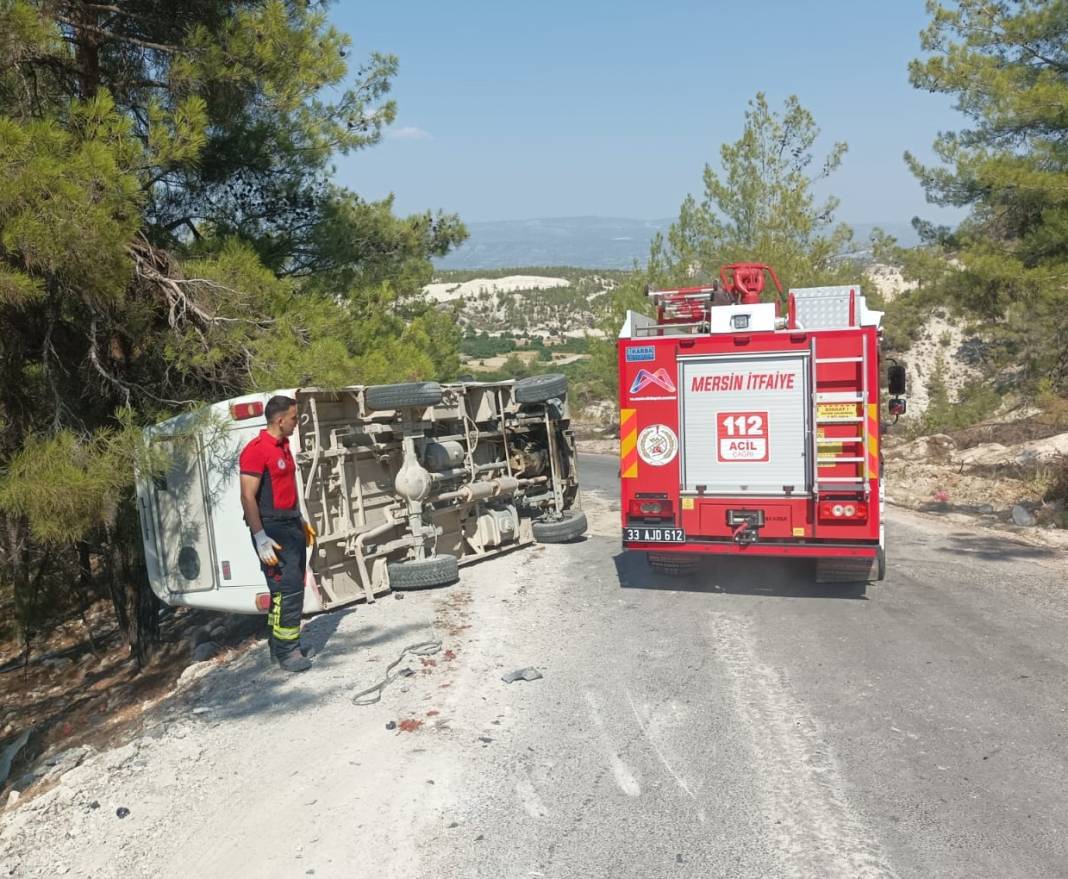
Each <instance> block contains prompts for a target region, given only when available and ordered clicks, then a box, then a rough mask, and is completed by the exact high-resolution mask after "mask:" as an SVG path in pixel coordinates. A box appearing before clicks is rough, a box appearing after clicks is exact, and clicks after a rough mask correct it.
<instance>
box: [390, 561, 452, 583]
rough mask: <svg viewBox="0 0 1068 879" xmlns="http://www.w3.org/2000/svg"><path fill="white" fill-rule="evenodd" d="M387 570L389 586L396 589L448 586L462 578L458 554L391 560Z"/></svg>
mask: <svg viewBox="0 0 1068 879" xmlns="http://www.w3.org/2000/svg"><path fill="white" fill-rule="evenodd" d="M386 572H387V573H388V575H389V588H390V589H392V590H395V591H399V590H404V589H430V588H432V587H434V586H448V585H450V584H451V583H455V582H456V581H457V580H459V579H460V568H459V565H458V564H457V561H456V556H452V555H434V556H431V557H430V558H428V559H414V560H412V561H408V562H389V563H388V564H387V565H386Z"/></svg>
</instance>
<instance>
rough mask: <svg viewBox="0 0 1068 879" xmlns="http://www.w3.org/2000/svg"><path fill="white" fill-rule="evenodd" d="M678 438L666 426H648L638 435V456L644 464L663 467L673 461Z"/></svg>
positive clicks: (676, 450) (676, 452) (677, 448)
mask: <svg viewBox="0 0 1068 879" xmlns="http://www.w3.org/2000/svg"><path fill="white" fill-rule="evenodd" d="M678 451H679V438H678V437H677V436H675V431H673V430H672V429H671V428H670V427H668V426H667V425H666V424H650V425H649V426H648V427H647V428H645V430H643V431H642V432H641V433H640V434H638V454H639V455H640V456H641V459H642V460H643V461H644V462H645V463H646V464H652V465H653V466H654V467H663V466H664V465H665V464H670V463H671V462H672V461H674V460H675V455H677V454H678Z"/></svg>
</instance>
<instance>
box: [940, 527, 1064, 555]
mask: <svg viewBox="0 0 1068 879" xmlns="http://www.w3.org/2000/svg"><path fill="white" fill-rule="evenodd" d="M947 539H948V543H949V545H948V546H939V547H936V549H937V550H938V551H939V552H944V553H949V554H951V555H960V554H962V553H967V554H968V555H970V556H973V557H975V558H979V559H983V560H984V561H993V562H999V561H1000V562H1010V561H1016V560H1018V559H1042V558H1052V557H1054V556H1057V555H1059V554H1060V552H1059V551H1058V550H1055V549H1051V548H1050V547H1046V546H1036V545H1035V544H1033V543H1026V542H1025V541H1023V540H1013V539H1012V538H1011V537H995V536H994V535H992V534H974V533H972V532H969V531H955V532H953V533H952V534H950V535H949V537H948V538H947Z"/></svg>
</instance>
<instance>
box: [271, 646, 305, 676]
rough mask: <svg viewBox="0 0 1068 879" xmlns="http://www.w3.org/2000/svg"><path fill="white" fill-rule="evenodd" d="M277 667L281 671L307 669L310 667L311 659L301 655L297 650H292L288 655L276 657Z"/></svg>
mask: <svg viewBox="0 0 1068 879" xmlns="http://www.w3.org/2000/svg"><path fill="white" fill-rule="evenodd" d="M278 667H279V668H281V669H282V671H291V672H297V671H307V670H308V669H309V668H311V667H312V664H311V660H310V659H308V657H307V656H302V655H301V653H300V651H299V650H294V651H293V652H292V653H290V654H289V655H288V656H282V657H280V658H279V659H278Z"/></svg>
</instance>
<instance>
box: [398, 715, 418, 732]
mask: <svg viewBox="0 0 1068 879" xmlns="http://www.w3.org/2000/svg"><path fill="white" fill-rule="evenodd" d="M422 725H423V721H421V720H416V719H415V718H414V717H409V718H408V719H407V720H402V721H401V722H400V723H399V724H398V725H397V730H398V731H399V732H415V731H416V730H417V729H419V727H421V726H422Z"/></svg>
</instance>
